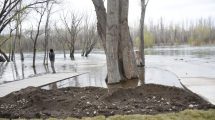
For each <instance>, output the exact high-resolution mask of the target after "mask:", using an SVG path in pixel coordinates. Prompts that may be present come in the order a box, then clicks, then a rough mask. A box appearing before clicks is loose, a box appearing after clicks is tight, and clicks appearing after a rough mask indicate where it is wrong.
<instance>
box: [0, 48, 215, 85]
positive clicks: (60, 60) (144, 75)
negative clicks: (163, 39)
mask: <svg viewBox="0 0 215 120" xmlns="http://www.w3.org/2000/svg"><path fill="white" fill-rule="evenodd" d="M146 53H147V54H149V55H146V66H147V67H146V70H144V69H142V68H141V69H140V68H139V70H138V71H139V77H140V80H139V81H138V80H132V81H127V82H126V83H122V84H121V85H116V86H118V87H124V88H126V87H133V86H138V85H142V84H147V83H157V84H164V85H170V86H177V87H180V83H179V81H178V78H177V77H176V76H174V75H172V74H171V73H169V72H168V71H165V70H161V69H159V68H155V67H157V66H159V67H160V68H163V65H164V64H163V63H164V62H165V63H168V64H170V65H169V66H168V65H166V66H167V67H171V64H173V62H174V63H177V62H189V63H192V64H193V63H194V60H195V61H197V64H199V63H202V62H204V61H207V64H208V66H211V63H212V62H213V63H215V61H214V58H215V57H214V56H215V47H202V48H196V47H189V48H183V47H179V48H152V49H146ZM37 55H38V56H37V59H38V60H37V63H36V68H33V67H32V54H26V58H25V62H21V61H20V60H19V59H16V62H10V63H0V84H4V83H6V82H11V81H15V80H22V79H25V78H28V77H33V76H35V75H36V76H37V75H42V74H50V73H51V72H53V71H52V69H51V66H47V65H45V66H44V65H43V54H40V53H38V54H37ZM17 56H18V55H17ZM178 56H179V57H178ZM190 56H191V57H190ZM193 56H195V57H193ZM75 58H76V60H75V61H71V60H69V59H64V57H63V54H56V62H55V69H56V71H57V72H69V73H72V72H89V73H88V74H85V75H81V76H78V77H75V78H71V79H67V80H64V81H61V82H57V83H54V85H50V86H46V87H45V88H46V89H53V88H62V87H85V86H95V87H106V88H107V87H110V88H114V86H109V85H106V83H105V81H104V80H105V77H106V74H107V69H106V63H105V60H106V59H105V55H104V54H92V55H91V56H89V57H88V58H83V57H81V55H80V54H75ZM160 58H162V59H160ZM163 58H164V59H163ZM181 58H182V59H183V60H180V59H181ZM172 59H173V60H174V61H170V60H172ZM205 66H206V67H208V66H207V65H205ZM153 67H154V68H153ZM190 70H191V69H190Z"/></svg>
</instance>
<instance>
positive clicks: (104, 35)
mask: <svg viewBox="0 0 215 120" xmlns="http://www.w3.org/2000/svg"><path fill="white" fill-rule="evenodd" d="M92 1H93V4H94V6H95V9H96V14H97V20H98V23H97V29H98V33H99V36H100V38H101V40H102V43H103V47H104V50H105V53H106V60H107V69H108V76H107V82H108V83H109V84H112V83H118V82H120V81H123V80H128V79H133V78H137V77H138V72H137V66H136V61H135V57H134V50H133V43H132V40H131V36H130V32H129V27H128V6H129V2H128V0H108V1H107V13H106V9H105V7H104V2H103V0H92Z"/></svg>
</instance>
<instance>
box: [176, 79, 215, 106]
mask: <svg viewBox="0 0 215 120" xmlns="http://www.w3.org/2000/svg"><path fill="white" fill-rule="evenodd" d="M180 81H181V83H182V84H183V85H184V86H185V87H186V88H187V89H189V90H191V91H192V92H194V93H196V94H198V95H199V96H201V97H203V98H204V99H205V100H207V101H209V102H210V103H212V104H214V105H215V78H204V77H202V78H181V79H180Z"/></svg>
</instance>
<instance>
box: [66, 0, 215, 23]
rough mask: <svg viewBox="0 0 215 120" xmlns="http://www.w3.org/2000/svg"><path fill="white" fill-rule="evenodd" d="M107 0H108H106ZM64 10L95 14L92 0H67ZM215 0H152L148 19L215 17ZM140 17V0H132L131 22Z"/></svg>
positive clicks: (149, 5)
mask: <svg viewBox="0 0 215 120" xmlns="http://www.w3.org/2000/svg"><path fill="white" fill-rule="evenodd" d="M106 1H107V0H106ZM62 6H63V9H64V10H71V9H73V10H75V11H78V12H85V13H91V15H92V16H93V15H95V13H94V7H93V4H92V1H91V0H65V1H64V4H63V5H62ZM214 11H215V0H150V1H149V4H148V7H147V12H146V20H147V21H148V20H153V21H158V20H159V19H160V18H161V17H162V18H163V19H164V20H165V21H166V22H173V23H177V22H182V21H185V20H195V19H198V18H207V17H209V16H210V17H215V12H214ZM139 17H140V0H130V9H129V23H130V24H135V23H137V22H138V21H139Z"/></svg>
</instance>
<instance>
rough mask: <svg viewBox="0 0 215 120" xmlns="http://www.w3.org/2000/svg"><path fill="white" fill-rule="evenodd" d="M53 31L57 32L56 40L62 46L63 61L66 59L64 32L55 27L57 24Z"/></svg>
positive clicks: (65, 36) (65, 37)
mask: <svg viewBox="0 0 215 120" xmlns="http://www.w3.org/2000/svg"><path fill="white" fill-rule="evenodd" d="M55 31H56V32H57V35H56V36H57V39H58V42H59V43H60V45H61V46H62V48H63V54H64V59H66V41H67V40H68V38H67V34H66V32H65V31H63V30H60V29H59V28H58V27H57V24H56V23H55Z"/></svg>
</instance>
